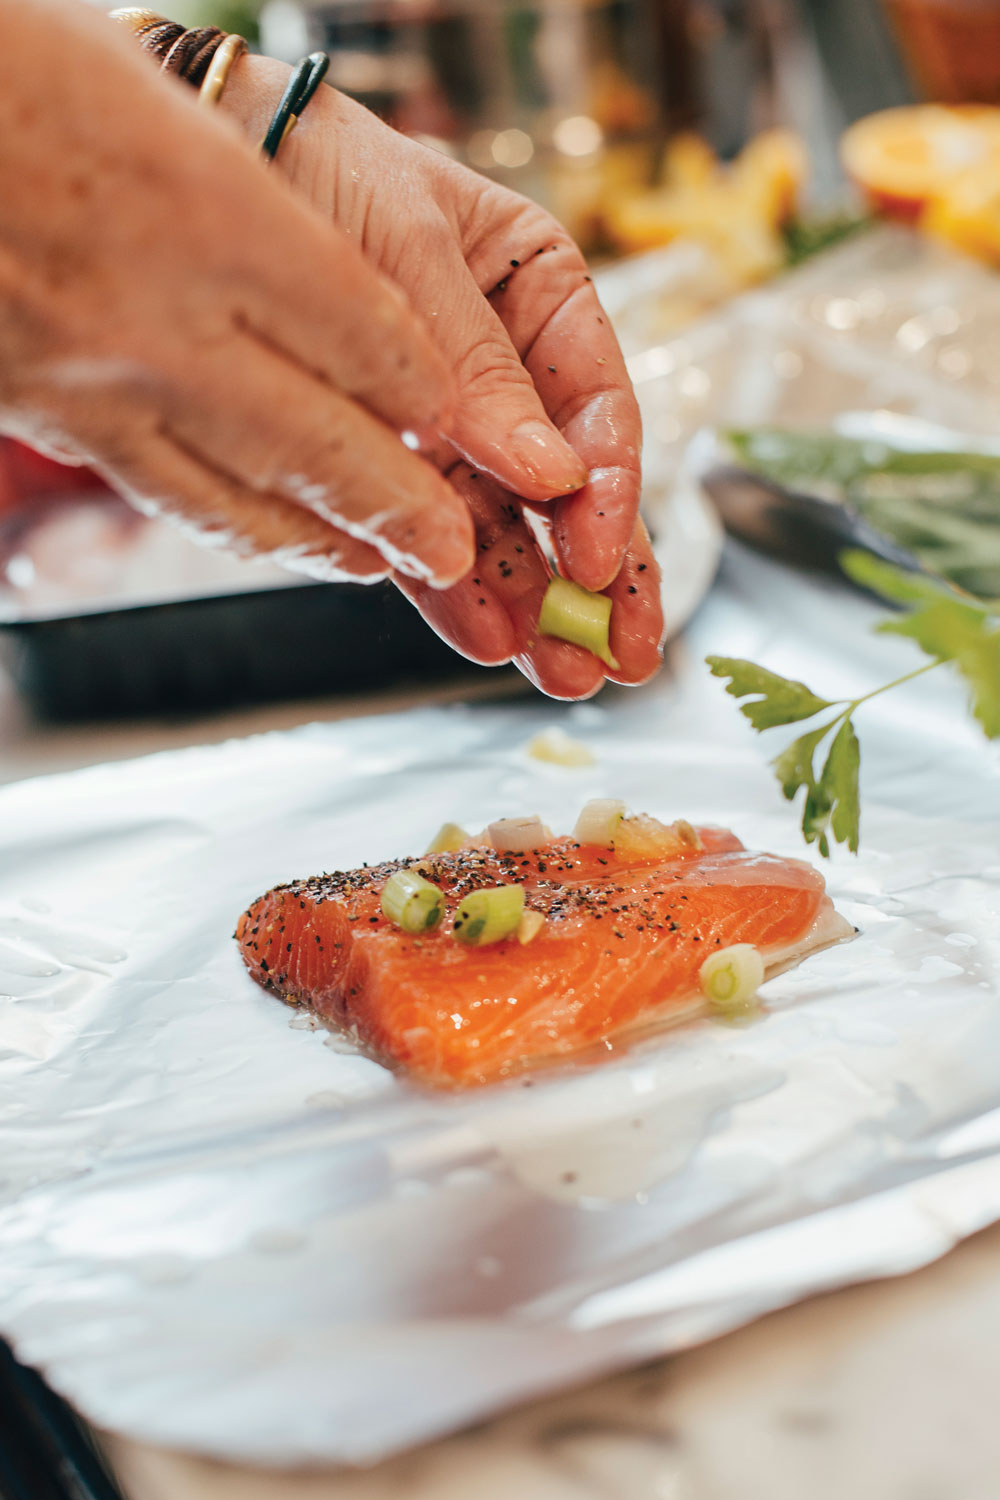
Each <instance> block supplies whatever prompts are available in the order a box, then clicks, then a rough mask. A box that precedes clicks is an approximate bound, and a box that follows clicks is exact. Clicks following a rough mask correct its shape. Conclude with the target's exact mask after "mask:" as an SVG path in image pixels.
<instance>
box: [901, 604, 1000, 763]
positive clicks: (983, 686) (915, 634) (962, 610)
mask: <svg viewBox="0 0 1000 1500" xmlns="http://www.w3.org/2000/svg"><path fill="white" fill-rule="evenodd" d="M878 629H879V631H880V632H882V633H884V634H891V635H903V636H907V637H909V639H910V640H913V641H916V643H917V645H918V646H919V647H920V649H921V650H922V651H925V652H926V653H927V655H928V656H932V657H935V658H936V659H937V660H939V661H950V662H952V663H953V664H954V665H955V666H956V667H957V668H958V670H959V672H960V673H961V674H962V676H963V677H964V678H965V680H966V682H967V683H968V685H969V687H970V688H971V689H972V705H971V706H972V712H973V714H974V715H975V717H976V718H977V719H978V721H979V723H980V724H981V725H982V728H983V730H984V731H985V733H986V735H987V736H988V738H990V739H991V740H992V739H996V738H997V737H998V736H1000V626H995V627H994V626H991V624H990V620H989V616H988V614H987V612H986V610H985V609H977V608H976V607H975V606H974V605H969V604H965V603H963V602H962V601H961V600H959V599H948V598H941V599H940V600H939V602H938V603H936V604H932V605H930V606H929V607H927V608H925V609H920V610H916V611H914V613H913V614H910V615H906V616H905V618H903V619H902V620H886V621H884V623H883V624H881V625H879V626H878Z"/></svg>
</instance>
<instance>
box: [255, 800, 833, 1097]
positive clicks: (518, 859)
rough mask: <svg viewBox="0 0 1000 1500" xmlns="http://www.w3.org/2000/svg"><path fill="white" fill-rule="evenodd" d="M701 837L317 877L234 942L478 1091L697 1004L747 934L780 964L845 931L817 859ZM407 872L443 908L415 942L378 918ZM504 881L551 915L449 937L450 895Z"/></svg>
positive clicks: (376, 1034)
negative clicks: (674, 848) (530, 924)
mask: <svg viewBox="0 0 1000 1500" xmlns="http://www.w3.org/2000/svg"><path fill="white" fill-rule="evenodd" d="M698 832H699V835H700V842H701V845H702V847H701V848H700V849H699V848H695V849H691V850H687V851H685V852H684V853H682V854H679V855H674V857H672V858H666V859H665V858H659V859H648V858H647V859H636V858H635V857H634V856H633V857H629V858H624V857H620V856H617V855H616V854H615V851H614V850H613V849H612V848H605V847H603V846H599V845H587V844H584V845H581V844H578V843H575V842H573V840H571V839H566V838H557V839H553V840H552V842H551V843H549V844H546V845H545V846H544V847H542V848H538V849H532V850H530V851H526V852H524V853H520V854H502V853H497V852H495V851H494V850H493V849H492V848H483V847H473V848H463V849H460V850H458V851H456V852H454V853H449V854H435V855H426V856H424V857H423V858H422V859H419V860H409V861H394V862H391V863H388V864H382V865H377V866H374V867H372V868H367V867H366V868H364V869H361V870H350V871H346V872H343V873H339V874H334V875H318V876H315V877H313V878H312V879H310V880H302V881H293V882H292V883H291V884H289V885H283V886H278V887H277V888H276V889H274V890H272V891H269V892H268V893H267V895H265V896H262V897H261V898H260V899H259V900H258V901H255V902H254V904H253V905H252V906H251V907H250V909H249V910H248V911H246V912H245V913H244V914H243V916H242V917H241V918H240V921H239V924H238V926H237V930H236V938H237V941H238V942H239V945H240V949H241V952H242V955H243V958H244V961H245V963H246V965H247V967H248V969H249V970H250V972H251V974H252V975H253V976H254V978H255V979H257V980H259V981H260V982H261V983H262V984H264V985H266V986H267V987H268V989H270V990H273V991H274V992H275V993H276V994H278V995H280V996H281V998H282V999H283V1000H285V1001H286V1002H288V1003H289V1004H292V1005H303V1006H306V1007H308V1008H309V1009H310V1010H312V1011H314V1012H315V1013H316V1014H317V1015H318V1016H320V1017H321V1018H322V1019H323V1020H324V1021H326V1022H327V1023H329V1024H330V1025H332V1026H334V1027H336V1028H338V1029H340V1030H342V1031H346V1032H348V1033H350V1034H351V1035H352V1036H353V1037H354V1038H355V1039H356V1040H357V1041H358V1042H359V1043H360V1045H361V1046H362V1047H363V1048H364V1049H365V1050H366V1051H367V1052H368V1053H369V1054H371V1055H373V1056H374V1057H376V1058H378V1059H379V1060H380V1061H382V1062H384V1063H386V1064H387V1065H389V1066H391V1067H395V1068H399V1069H403V1070H405V1071H406V1072H408V1073H409V1074H411V1075H413V1076H414V1077H415V1078H417V1079H419V1080H421V1081H422V1082H424V1083H426V1084H430V1085H433V1086H437V1087H451V1088H455V1087H464V1086H468V1085H473V1084H482V1083H489V1082H492V1081H494V1080H497V1079H502V1078H507V1077H510V1076H511V1075H513V1074H516V1073H519V1072H522V1071H524V1070H525V1069H527V1068H531V1067H537V1066H538V1065H540V1064H543V1063H548V1062H553V1061H555V1060H557V1059H560V1058H566V1057H569V1056H571V1055H572V1054H574V1053H581V1052H586V1051H587V1050H588V1049H591V1048H593V1047H595V1046H596V1045H597V1044H599V1043H602V1042H606V1041H608V1040H609V1039H611V1038H613V1037H616V1036H619V1035H621V1034H622V1033H623V1032H626V1031H628V1030H630V1029H636V1028H638V1027H640V1026H641V1027H643V1029H645V1028H646V1027H647V1026H649V1025H652V1024H656V1023H660V1022H663V1021H666V1020H670V1019H674V1018H676V1017H677V1016H678V1015H679V1014H683V1013H684V1012H686V1011H688V1010H691V1009H692V1008H694V1007H695V1005H696V1004H698V1003H699V996H700V989H699V981H698V971H699V969H700V967H701V965H702V963H703V962H704V960H705V959H706V958H707V957H708V956H709V954H710V953H712V952H714V951H717V950H718V949H720V948H726V947H729V946H730V945H731V944H735V943H752V944H753V945H754V946H755V947H757V948H758V949H759V950H760V952H761V955H762V957H763V959H764V963H765V965H766V967H767V969H768V971H769V972H775V971H776V970H777V969H779V968H787V967H789V966H790V965H791V964H792V963H795V962H797V961H798V960H799V959H800V958H803V957H805V956H806V954H808V953H810V952H812V951H814V950H815V949H816V948H819V947H824V946H826V945H828V944H829V943H831V942H836V941H839V940H840V939H842V938H843V937H846V936H848V935H849V934H850V933H851V932H853V929H852V928H851V927H850V926H849V925H848V924H847V923H846V922H845V921H844V920H843V918H841V917H839V916H838V915H837V913H836V912H835V911H834V910H833V907H832V905H831V903H830V899H829V897H828V896H827V895H826V894H825V890H824V884H823V879H822V876H821V875H820V874H819V873H818V872H817V871H816V870H815V869H813V867H812V866H811V865H808V864H805V863H803V862H801V861H799V860H793V859H781V858H778V857H777V856H775V855H771V854H754V853H750V852H748V851H747V850H746V849H744V847H743V845H742V844H741V843H740V841H739V840H738V839H737V838H736V837H735V836H734V835H733V834H731V833H729V832H726V831H725V830H721V829H714V828H702V829H699V830H698ZM413 868H416V869H417V870H418V871H419V872H420V873H421V874H422V875H423V876H424V877H425V879H427V880H430V881H432V882H433V883H434V884H435V885H437V886H439V887H440V888H441V890H442V891H444V892H445V895H446V897H447V905H448V911H447V915H446V916H445V918H444V920H443V922H442V923H441V925H440V927H438V928H437V929H436V930H435V931H433V932H429V933H422V934H420V935H419V936H410V935H409V934H407V933H405V932H403V931H402V930H401V929H400V928H398V927H396V926H394V925H393V924H392V923H391V922H390V921H389V920H388V919H387V918H386V917H385V916H383V914H382V910H381V892H382V889H383V887H384V885H385V883H386V881H387V880H388V879H389V877H390V876H391V875H393V874H394V873H395V872H396V871H397V870H401V869H413ZM513 883H518V884H521V885H523V886H524V892H525V907H526V909H527V910H532V911H537V912H540V913H542V915H543V916H544V917H545V922H544V925H543V926H542V928H541V930H540V932H539V933H538V935H537V936H536V937H535V938H534V939H533V940H532V941H531V942H529V943H526V944H522V943H520V942H519V941H518V940H517V938H516V937H512V938H506V939H504V940H503V941H501V942H498V943H494V944H492V945H490V946H487V947H473V948H469V947H465V946H464V945H463V944H462V943H459V942H457V941H456V940H455V938H454V937H453V935H452V925H453V921H454V916H455V912H456V909H457V907H458V903H459V901H460V900H461V899H462V898H463V897H464V896H466V895H467V894H468V893H469V892H470V891H474V890H478V889H482V888H486V887H491V886H497V885H510V884H513Z"/></svg>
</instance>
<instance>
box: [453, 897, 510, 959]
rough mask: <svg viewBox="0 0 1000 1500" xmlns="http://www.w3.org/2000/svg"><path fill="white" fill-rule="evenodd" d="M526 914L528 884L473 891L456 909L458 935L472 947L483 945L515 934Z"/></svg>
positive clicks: (456, 931)
mask: <svg viewBox="0 0 1000 1500" xmlns="http://www.w3.org/2000/svg"><path fill="white" fill-rule="evenodd" d="M523 914H524V887H523V886H520V885H497V886H494V887H493V888H492V889H491V890H487V891H471V892H470V893H469V895H468V896H466V898H465V900H464V901H463V902H462V903H461V905H460V906H459V908H458V911H457V912H456V913H455V936H456V937H457V938H458V941H459V942H460V943H467V944H468V945H469V947H470V948H483V947H485V946H486V944H487V943H499V942H500V940H501V938H506V937H512V936H513V935H514V933H515V932H517V929H518V928H519V927H520V925H521V917H522V916H523Z"/></svg>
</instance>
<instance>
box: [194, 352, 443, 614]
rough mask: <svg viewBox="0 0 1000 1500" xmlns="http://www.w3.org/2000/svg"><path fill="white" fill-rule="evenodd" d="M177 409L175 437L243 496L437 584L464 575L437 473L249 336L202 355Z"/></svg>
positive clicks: (361, 413)
mask: <svg viewBox="0 0 1000 1500" xmlns="http://www.w3.org/2000/svg"><path fill="white" fill-rule="evenodd" d="M219 391H225V392H226V401H225V402H224V403H218V402H213V400H212V397H213V394H216V395H217V393H218V392H219ZM174 405H175V409H173V410H172V411H171V413H170V423H171V430H172V431H173V432H174V433H175V434H176V435H177V436H178V437H179V438H181V439H182V440H183V442H184V443H185V444H186V446H187V447H188V448H190V449H191V450H192V451H194V452H196V453H198V454H201V455H203V456H204V458H205V459H206V461H207V462H208V463H209V464H210V466H211V467H212V468H214V469H218V470H221V471H222V472H224V473H226V474H228V475H229V476H230V477H231V478H232V479H233V480H234V481H236V482H237V483H238V484H240V485H241V486H243V487H245V488H246V489H248V490H251V491H255V492H258V493H260V494H262V495H267V496H276V495H281V496H284V497H285V499H286V500H291V501H295V502H296V503H297V504H298V505H300V506H302V507H306V508H308V509H310V510H312V511H314V512H315V513H316V515H318V516H319V517H321V518H322V519H323V520H324V521H326V522H328V523H330V524H332V525H334V526H336V527H337V528H339V529H340V530H342V531H345V532H347V533H348V534H349V535H350V536H352V537H355V538H357V539H358V540H359V541H362V542H365V543H368V544H369V545H371V546H373V547H376V548H377V549H378V551H379V552H380V553H381V554H382V556H383V557H384V558H385V559H387V561H388V562H390V563H391V564H392V565H393V567H395V568H397V569H398V570H400V571H401V572H403V573H406V574H409V575H411V576H413V577H416V578H419V579H421V580H423V581H424V582H427V583H430V584H431V585H432V586H434V587H440V586H443V585H447V584H451V583H454V582H455V581H456V580H457V579H459V578H461V577H462V576H463V575H464V574H465V573H466V572H467V571H468V569H469V566H470V563H471V561H472V557H473V533H472V523H471V520H470V518H469V515H468V511H467V509H466V507H465V505H464V504H463V503H462V501H461V500H460V499H459V497H458V496H457V495H456V494H455V492H454V490H453V489H452V488H451V487H450V485H448V483H447V482H446V481H445V480H444V479H443V478H442V477H441V475H440V474H439V473H438V472H437V470H436V469H435V468H434V467H433V466H432V465H431V464H429V463H427V462H425V460H424V459H422V458H420V457H419V456H417V455H416V454H414V453H412V452H410V451H409V449H408V448H407V447H406V446H405V445H404V444H403V443H402V442H401V440H400V438H399V436H398V435H397V434H396V433H395V432H394V431H392V429H391V428H389V427H388V426H386V424H385V423H383V422H381V421H379V420H378V419H377V418H375V417H373V416H372V415H371V414H370V413H369V412H367V411H366V410H365V409H364V408H363V407H361V406H359V405H357V404H356V403H355V402H353V401H351V400H349V399H347V398H346V397H345V396H343V395H341V394H340V393H339V392H337V391H334V390H333V389H331V388H330V387H329V386H328V385H326V384H325V383H324V382H322V381H321V380H319V379H317V378H315V377H314V376H312V375H309V374H308V373H306V372H305V371H303V370H302V369H300V368H299V367H297V366H296V365H295V364H293V363H292V362H291V361H289V360H288V359H286V358H285V357H284V356H283V355H281V354H279V353H277V352H276V351H274V350H272V349H270V348H268V347H267V346H266V345H262V344H260V343H259V342H258V341H257V340H255V339H254V338H252V337H251V336H250V335H248V334H246V333H239V332H234V333H233V335H232V337H231V338H230V339H228V340H225V341H222V342H219V343H217V344H215V345H213V346H212V347H210V348H208V349H205V350H203V352H202V353H201V355H200V356H199V357H198V358H197V359H196V360H195V361H193V362H192V368H191V372H190V376H189V380H188V383H187V385H186V386H185V387H184V389H183V391H182V393H181V396H180V398H179V399H178V400H177V401H176V402H175V403H174Z"/></svg>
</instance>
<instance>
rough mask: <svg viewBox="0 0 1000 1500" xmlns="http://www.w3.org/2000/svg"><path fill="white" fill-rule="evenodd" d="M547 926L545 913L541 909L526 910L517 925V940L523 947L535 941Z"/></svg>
mask: <svg viewBox="0 0 1000 1500" xmlns="http://www.w3.org/2000/svg"><path fill="white" fill-rule="evenodd" d="M544 926H545V915H544V913H543V912H540V911H526V912H525V913H524V916H523V917H522V918H521V920H520V922H519V923H518V926H517V940H518V942H519V943H520V944H521V946H522V947H523V946H524V945H525V944H526V943H533V942H534V940H535V938H536V937H537V936H538V934H539V933H540V932H541V930H542V928H543V927H544Z"/></svg>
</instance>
